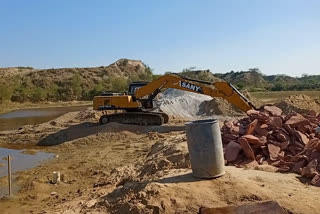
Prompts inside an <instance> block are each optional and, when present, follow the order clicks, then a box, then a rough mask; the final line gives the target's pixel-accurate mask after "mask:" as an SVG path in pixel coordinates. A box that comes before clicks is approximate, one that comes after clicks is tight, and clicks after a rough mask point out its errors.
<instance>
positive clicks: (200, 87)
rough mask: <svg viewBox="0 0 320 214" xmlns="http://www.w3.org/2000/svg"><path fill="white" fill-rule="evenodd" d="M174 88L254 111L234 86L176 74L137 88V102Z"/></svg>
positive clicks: (252, 106)
mask: <svg viewBox="0 0 320 214" xmlns="http://www.w3.org/2000/svg"><path fill="white" fill-rule="evenodd" d="M168 88H175V89H179V90H183V91H189V92H193V93H198V94H204V95H208V96H211V97H221V98H223V99H225V100H227V101H228V102H229V103H231V104H233V105H234V106H236V107H237V108H239V109H241V110H242V111H244V112H247V111H248V110H250V109H255V107H254V105H253V104H252V103H251V102H250V101H249V100H248V99H247V98H246V97H245V96H243V95H242V94H241V93H240V92H239V91H238V90H237V89H236V88H235V87H234V86H232V85H231V84H229V83H227V82H214V83H210V82H205V81H198V80H193V79H189V78H185V77H182V76H180V75H178V74H168V75H164V76H162V77H160V78H159V79H157V80H154V81H153V82H151V83H149V84H147V85H145V86H143V87H141V88H139V89H138V90H137V91H136V94H135V98H136V99H137V100H139V99H141V98H142V97H145V96H149V99H150V100H152V99H153V98H154V97H155V96H156V95H157V94H158V93H159V92H160V91H161V90H162V89H168Z"/></svg>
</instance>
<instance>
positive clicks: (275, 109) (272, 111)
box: [264, 106, 282, 116]
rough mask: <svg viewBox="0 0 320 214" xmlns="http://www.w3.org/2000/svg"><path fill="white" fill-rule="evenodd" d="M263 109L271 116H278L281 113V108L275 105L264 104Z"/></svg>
mask: <svg viewBox="0 0 320 214" xmlns="http://www.w3.org/2000/svg"><path fill="white" fill-rule="evenodd" d="M264 110H266V111H267V112H269V113H270V114H271V115H273V116H280V115H281V114H282V110H281V109H280V108H278V107H277V106H264Z"/></svg>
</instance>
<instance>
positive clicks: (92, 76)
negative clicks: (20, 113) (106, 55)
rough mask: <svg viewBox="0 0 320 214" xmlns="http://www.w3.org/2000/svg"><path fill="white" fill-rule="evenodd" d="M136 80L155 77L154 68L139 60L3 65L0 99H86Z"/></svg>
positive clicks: (24, 100) (122, 89)
mask: <svg viewBox="0 0 320 214" xmlns="http://www.w3.org/2000/svg"><path fill="white" fill-rule="evenodd" d="M136 80H146V81H150V80H152V72H151V69H150V68H149V67H147V66H146V65H145V64H144V63H143V62H142V61H140V60H128V59H120V60H118V61H116V62H115V63H112V64H111V65H109V66H100V67H92V68H58V69H33V68H31V67H16V68H0V101H5V100H11V101H14V102H26V101H31V102H39V101H58V100H63V101H69V100H87V99H91V98H92V97H93V96H94V95H97V94H100V93H101V92H102V91H107V90H114V91H124V90H125V89H126V87H127V85H128V83H129V82H131V81H136Z"/></svg>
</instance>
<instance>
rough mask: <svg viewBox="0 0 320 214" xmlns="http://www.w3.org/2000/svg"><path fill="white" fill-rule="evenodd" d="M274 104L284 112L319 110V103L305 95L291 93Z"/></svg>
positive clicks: (301, 112)
mask: <svg viewBox="0 0 320 214" xmlns="http://www.w3.org/2000/svg"><path fill="white" fill-rule="evenodd" d="M275 106H277V107H279V108H281V109H282V110H283V111H284V112H285V113H292V112H296V113H300V114H303V113H308V112H310V111H311V110H312V111H315V112H318V113H319V112H320V103H319V101H317V100H316V99H313V98H311V97H309V96H307V95H292V96H289V97H287V98H285V99H284V100H283V101H281V102H279V103H276V104H275Z"/></svg>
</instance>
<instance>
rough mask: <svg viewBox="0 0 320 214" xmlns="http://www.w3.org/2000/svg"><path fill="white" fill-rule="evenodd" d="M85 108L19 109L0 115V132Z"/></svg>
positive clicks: (42, 121) (38, 122)
mask: <svg viewBox="0 0 320 214" xmlns="http://www.w3.org/2000/svg"><path fill="white" fill-rule="evenodd" d="M85 108H88V106H70V107H52V108H35V109H20V110H15V111H12V112H9V113H5V114H0V131H4V130H12V129H18V128H20V127H21V126H25V125H35V124H40V123H44V122H47V121H49V120H53V119H54V118H56V117H59V116H60V115H62V114H65V113H67V112H72V111H81V110H83V109H85Z"/></svg>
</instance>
